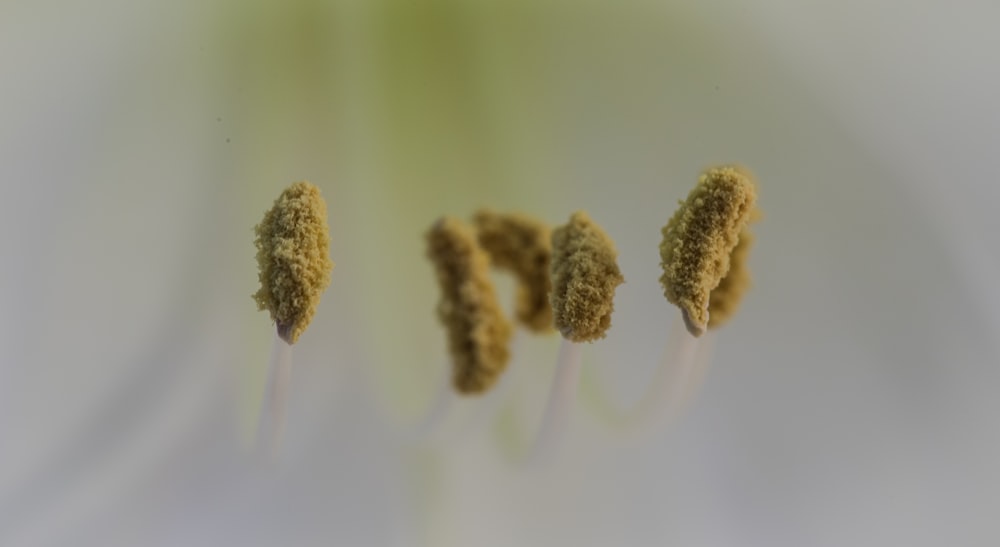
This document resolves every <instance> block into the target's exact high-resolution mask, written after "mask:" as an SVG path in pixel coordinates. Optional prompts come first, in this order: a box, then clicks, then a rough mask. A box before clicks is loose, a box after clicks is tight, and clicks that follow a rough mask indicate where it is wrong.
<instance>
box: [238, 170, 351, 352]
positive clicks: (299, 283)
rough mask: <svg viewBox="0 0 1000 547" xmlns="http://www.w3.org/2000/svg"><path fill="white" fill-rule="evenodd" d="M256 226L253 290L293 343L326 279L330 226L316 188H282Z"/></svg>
mask: <svg viewBox="0 0 1000 547" xmlns="http://www.w3.org/2000/svg"><path fill="white" fill-rule="evenodd" d="M254 231H255V233H256V235H257V237H256V239H255V241H254V245H255V246H256V247H257V265H258V268H259V274H258V278H259V279H260V289H259V290H258V291H257V292H256V294H254V295H253V298H254V300H256V301H257V307H258V309H260V310H265V309H266V310H268V311H269V312H270V313H271V318H272V319H273V320H274V322H275V324H276V325H277V331H278V336H279V337H280V338H281V339H282V340H284V341H285V342H287V343H288V344H294V343H295V342H296V341H297V340H298V338H299V336H300V335H301V334H302V333H303V332H304V331H305V330H306V327H308V326H309V322H310V321H311V320H312V317H313V315H314V314H315V313H316V307H317V306H318V305H319V300H320V296H321V295H322V294H323V291H324V290H326V288H327V286H329V285H330V272H331V271H332V270H333V262H332V261H331V260H330V229H329V227H328V226H327V218H326V202H325V201H324V200H323V196H322V195H321V194H320V191H319V188H317V187H316V186H314V185H313V184H311V183H309V182H305V181H303V182H296V183H294V184H292V185H291V186H289V187H288V188H286V189H285V190H284V191H283V192H282V193H281V195H280V196H278V198H277V199H276V200H275V201H274V205H273V206H272V207H271V209H270V210H268V211H267V212H266V213H265V214H264V218H263V219H262V220H261V221H260V224H258V225H257V226H256V227H255V228H254Z"/></svg>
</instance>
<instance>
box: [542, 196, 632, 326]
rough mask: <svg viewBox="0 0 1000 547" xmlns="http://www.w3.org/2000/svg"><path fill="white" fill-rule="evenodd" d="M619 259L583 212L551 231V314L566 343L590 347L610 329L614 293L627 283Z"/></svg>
mask: <svg viewBox="0 0 1000 547" xmlns="http://www.w3.org/2000/svg"><path fill="white" fill-rule="evenodd" d="M617 258H618V251H617V250H615V245H614V242H613V241H611V238H610V237H608V235H607V234H606V233H605V232H604V230H603V229H601V227H600V226H598V225H597V224H596V223H595V222H594V221H593V220H591V219H590V217H589V216H588V215H587V213H585V212H583V211H577V212H576V213H573V215H572V216H571V217H570V220H569V223H567V224H566V225H564V226H561V227H559V228H556V229H555V230H554V231H553V232H552V310H553V314H554V318H555V325H556V328H557V329H559V332H561V333H562V335H563V337H565V338H566V339H567V340H571V341H573V342H583V341H587V342H592V341H594V340H597V339H599V338H603V337H604V335H605V334H606V333H607V331H608V329H609V328H610V327H611V313H612V312H613V311H614V297H615V288H616V287H618V285H621V284H622V283H623V282H624V281H625V278H624V277H622V274H621V271H620V270H619V269H618V263H617Z"/></svg>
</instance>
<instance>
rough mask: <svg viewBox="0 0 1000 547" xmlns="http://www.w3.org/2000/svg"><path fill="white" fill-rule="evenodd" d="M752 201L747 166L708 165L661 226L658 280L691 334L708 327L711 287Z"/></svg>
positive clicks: (736, 240) (754, 198)
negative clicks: (659, 275) (678, 206)
mask: <svg viewBox="0 0 1000 547" xmlns="http://www.w3.org/2000/svg"><path fill="white" fill-rule="evenodd" d="M756 201H757V187H756V185H755V184H754V182H753V180H752V177H751V176H750V174H749V173H748V172H747V171H745V170H743V169H741V168H737V167H731V166H726V167H718V168H714V169H709V170H708V171H706V172H705V173H703V174H702V175H701V176H700V177H699V179H698V184H697V185H696V186H695V187H694V189H692V190H691V192H690V193H689V194H688V197H687V200H685V201H683V202H681V206H680V208H678V209H677V212H675V213H674V215H673V217H671V218H670V220H669V221H668V222H667V225H666V226H664V227H663V243H661V244H660V259H661V262H660V264H661V266H662V267H663V275H662V276H661V277H660V282H661V283H662V284H663V289H664V295H665V296H666V297H667V300H668V301H669V302H671V303H672V304H675V305H676V306H678V307H679V308H680V309H681V313H682V316H683V318H684V322H685V325H686V326H687V329H688V331H689V332H690V333H691V334H692V335H694V336H700V335H701V334H702V333H703V332H704V331H705V329H706V328H707V326H708V323H709V306H710V295H711V292H712V291H713V290H715V288H716V287H718V286H719V283H720V281H721V280H722V279H723V278H724V277H725V276H726V274H727V273H728V272H729V269H730V263H731V255H732V253H733V250H734V249H735V248H736V246H737V244H738V243H739V240H740V232H741V231H743V229H744V228H745V227H746V225H747V222H748V221H749V220H750V216H751V212H752V211H753V209H754V205H755V203H756Z"/></svg>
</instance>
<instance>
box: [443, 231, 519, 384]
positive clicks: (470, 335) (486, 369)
mask: <svg viewBox="0 0 1000 547" xmlns="http://www.w3.org/2000/svg"><path fill="white" fill-rule="evenodd" d="M427 256H428V258H430V260H431V262H432V263H433V264H434V267H435V270H436V274H437V280H438V284H439V285H440V287H441V299H440V300H439V302H438V306H437V314H438V318H439V319H440V320H441V323H442V324H443V325H444V327H445V329H446V330H447V332H448V349H449V351H450V352H451V357H452V367H453V369H452V383H453V384H454V386H455V389H456V390H458V391H459V392H460V393H465V394H476V393H483V392H485V391H486V390H488V389H489V388H490V387H492V386H493V384H495V383H496V381H497V379H498V378H499V377H500V374H501V373H502V372H503V371H504V369H505V368H506V367H507V361H508V360H509V358H510V352H509V350H508V344H509V342H510V337H511V334H512V332H513V328H512V327H511V324H510V322H509V321H508V320H507V318H506V317H504V315H503V311H502V310H501V308H500V305H499V304H498V302H497V296H496V291H495V289H494V288H493V283H492V282H491V281H490V279H489V267H490V259H489V255H487V254H486V251H484V250H483V249H482V248H481V247H480V246H479V244H478V242H477V241H476V236H475V233H474V232H473V230H472V228H471V227H469V226H468V225H466V224H465V223H463V222H462V221H460V220H458V219H455V218H451V217H445V218H442V219H441V220H439V221H438V222H437V223H435V224H434V226H433V227H432V228H431V230H430V231H429V232H428V233H427Z"/></svg>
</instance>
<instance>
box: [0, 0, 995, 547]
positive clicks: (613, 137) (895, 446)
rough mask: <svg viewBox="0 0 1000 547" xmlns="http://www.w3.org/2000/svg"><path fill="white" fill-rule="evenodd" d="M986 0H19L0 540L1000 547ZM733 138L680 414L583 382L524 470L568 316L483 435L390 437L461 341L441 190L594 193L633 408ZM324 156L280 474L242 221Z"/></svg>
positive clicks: (446, 201)
mask: <svg viewBox="0 0 1000 547" xmlns="http://www.w3.org/2000/svg"><path fill="white" fill-rule="evenodd" d="M998 17H1000V7H998V5H997V4H996V3H995V2H991V1H986V0H979V1H977V0H960V1H958V2H953V3H935V2H930V1H922V0H917V1H914V2H899V1H895V2H893V1H888V0H876V1H862V0H848V1H842V2H801V1H796V0H763V1H760V2H736V1H727V0H702V1H690V0H676V1H671V0H663V1H651V0H645V1H642V0H619V1H616V2H610V1H608V2H599V1H594V0H577V1H568V0H565V1H551V2H549V1H527V0H509V1H502V2H501V1H492V0H449V1H442V0H433V1H420V2H412V1H411V2H408V1H403V0H367V1H362V0H357V1H342V2H323V1H320V0H289V1H286V2H267V1H263V0H239V1H237V0H218V1H205V0H198V1H194V0H178V1H172V2H153V1H141V0H140V1H135V0H127V1H126V0H93V1H89V2H83V1H68V0H52V1H34V0H33V1H28V0H0V252H2V256H3V260H2V263H0V545H4V546H8V545H9V546H17V547H20V546H63V545H73V546H79V545H87V546H91V545H93V546H119V545H121V546H133V545H148V546H173V545H184V546H202V545H204V546H209V545H213V546H214V545H244V546H251V545H255V546H256V545H259V546H269V545H290V546H311V545H373V546H380V545H390V546H396V545H399V546H405V545H418V546H422V545H433V546H438V545H441V546H460V545H477V546H493V545H498V546H507V545H553V546H554V545H573V546H586V545H594V546H603V545H699V546H702V545H704V546H714V545H720V546H728V545H733V546H746V545H749V546H757V545H759V546H774V545H788V546H802V545H810V546H834V545H838V546H839V545H856V546H868V545H870V546H884V545H927V546H936V545H996V544H998V543H1000V524H998V521H997V519H996V516H997V513H998V510H1000V467H998V463H997V462H1000V424H998V420H997V417H998V416H1000V397H997V396H996V392H997V390H998V388H1000V370H998V367H997V365H998V361H1000V338H998V333H1000V289H998V288H997V282H996V280H997V278H998V275H1000V247H998V243H997V234H998V233H1000V220H998V217H997V216H996V215H995V208H996V206H995V204H996V203H997V200H998V199H1000V190H998V186H997V184H996V182H995V177H996V167H995V162H994V159H995V157H996V150H997V144H998V142H1000V107H998V106H997V102H996V99H997V97H1000V64H998V62H997V52H998V51H1000V35H998V34H997V33H996V32H995V29H994V26H995V21H997V20H998ZM729 162H738V163H741V164H744V165H746V166H748V167H749V168H751V169H752V170H753V171H754V172H755V174H756V175H757V177H758V180H759V184H760V206H761V208H762V209H763V210H764V212H765V218H764V220H763V221H762V222H761V223H760V224H758V225H757V226H756V232H757V234H758V236H759V237H758V243H757V245H756V247H755V248H754V250H753V253H752V257H751V268H752V271H753V273H754V277H755V287H754V289H753V291H752V292H751V293H750V295H749V296H748V298H747V299H746V301H745V303H744V307H743V309H742V310H741V312H740V313H739V315H738V316H737V317H736V318H735V319H734V320H733V321H732V322H731V323H730V324H729V325H727V326H726V327H725V328H723V329H722V330H720V331H719V332H718V336H716V337H715V338H714V340H713V348H712V349H713V355H714V359H713V362H712V363H711V367H710V369H709V370H708V374H707V377H706V379H705V382H704V384H703V386H702V389H701V391H700V393H699V394H698V396H697V397H696V398H695V399H694V400H693V401H692V402H691V404H690V406H689V408H688V409H687V411H686V413H685V414H684V415H683V416H682V417H681V419H680V420H679V421H677V422H675V423H673V424H667V423H662V424H653V426H652V427H649V428H647V429H644V430H642V431H640V432H637V433H636V432H633V433H629V434H626V433H624V432H622V431H620V430H619V429H618V428H616V426H615V424H614V423H613V422H610V421H608V420H607V419H605V418H604V417H603V416H604V415H603V414H602V412H601V411H600V408H599V405H597V404H595V403H594V398H593V397H588V396H583V397H582V400H581V402H580V403H581V404H580V405H579V406H578V407H577V408H576V410H575V411H574V413H573V415H572V421H571V424H570V428H569V430H568V431H567V432H566V435H565V436H564V437H563V438H562V444H561V445H560V447H559V450H558V454H556V455H555V457H553V458H552V459H551V460H550V461H549V462H548V463H547V464H546V465H544V466H540V467H538V468H532V469H526V468H524V467H523V466H522V465H520V464H519V457H520V454H521V452H523V450H522V449H523V446H524V441H525V439H527V438H529V437H530V435H531V434H532V433H533V431H534V428H535V427H536V424H537V420H538V417H539V415H540V412H541V409H542V407H543V404H544V397H545V395H546V390H547V388H548V382H549V379H550V376H551V374H552V371H553V365H554V361H555V355H556V349H557V347H558V340H557V339H556V338H555V337H552V338H541V339H539V338H531V337H528V336H519V338H518V339H517V341H516V343H515V350H516V354H515V358H514V360H513V362H512V363H511V368H510V369H509V371H508V375H507V376H506V377H505V378H504V382H503V384H502V386H501V389H500V390H499V391H498V393H497V394H496V395H494V396H491V397H488V398H486V399H484V400H472V401H463V402H462V403H461V404H460V405H458V406H457V407H456V408H455V409H454V410H455V413H456V415H455V416H453V418H457V419H459V421H461V420H462V419H465V418H469V417H472V418H473V419H469V420H466V422H467V424H466V431H465V433H463V434H461V435H456V436H454V437H453V438H451V439H450V440H448V441H447V442H438V443H429V444H414V443H409V442H406V441H405V434H406V432H407V431H408V428H410V427H411V425H412V424H413V423H415V422H416V421H417V420H418V419H419V417H420V416H421V414H422V413H423V412H424V408H426V407H427V406H428V405H429V404H430V403H431V401H432V399H433V396H434V394H435V393H436V392H437V390H438V389H439V385H440V383H441V381H442V377H443V374H444V371H445V367H446V353H445V341H444V334H443V332H442V330H441V329H440V328H439V327H438V325H437V323H436V321H435V320H434V318H433V310H434V303H435V300H436V298H437V290H436V286H435V284H434V280H433V278H432V270H431V268H430V266H429V264H428V263H427V262H426V260H425V259H424V257H423V252H424V250H423V233H424V231H425V229H426V228H427V227H428V226H429V225H430V224H431V223H432V222H433V221H434V220H435V219H436V218H437V217H439V216H440V215H442V214H454V215H459V216H467V215H469V214H471V213H472V212H473V210H474V209H475V208H477V207H480V206H484V205H488V206H491V207H493V208H496V209H500V210H521V211H525V212H528V213H531V214H535V215H538V216H540V217H543V218H545V219H546V220H548V221H549V222H552V223H554V224H555V223H561V222H564V220H565V219H566V218H567V217H568V215H569V214H570V213H571V212H572V211H574V210H576V209H586V210H588V211H589V212H590V214H591V215H592V216H593V217H594V218H595V219H596V220H597V221H598V222H600V223H601V224H602V225H603V226H604V227H605V229H606V230H607V231H608V233H609V234H610V235H611V236H612V237H613V238H614V239H615V240H616V242H617V244H618V246H619V250H620V265H621V267H622V270H623V273H624V274H625V277H626V280H627V282H626V284H625V285H623V286H622V287H621V288H620V289H619V291H618V297H617V301H616V312H615V315H614V326H613V328H612V330H611V332H610V335H609V336H608V337H607V338H606V339H605V340H603V341H600V342H599V343H596V344H593V345H592V346H588V347H587V348H586V350H585V360H586V362H585V371H584V373H585V385H584V390H585V391H587V390H588V389H589V391H588V392H594V390H597V389H600V391H602V392H603V393H604V394H605V396H606V397H608V398H610V399H611V401H612V402H613V403H614V404H616V405H618V406H621V407H627V406H629V405H630V404H631V403H632V402H633V401H635V400H636V399H637V398H638V397H639V396H640V395H641V394H642V392H643V388H644V387H645V385H646V384H647V383H648V379H649V378H650V377H651V375H652V374H653V371H654V369H655V367H656V365H657V361H658V359H659V356H660V353H661V351H662V348H663V343H664V339H665V336H666V333H667V332H668V331H669V329H670V327H671V324H672V322H673V321H676V320H677V313H676V310H675V309H674V308H673V307H671V306H670V305H668V304H667V303H666V302H665V300H664V299H663V298H662V296H661V290H660V287H659V285H658V283H657V278H658V275H659V267H658V263H659V256H658V251H657V245H658V244H659V240H660V233H659V229H660V227H661V226H662V225H663V224H664V223H665V222H666V220H667V218H669V216H670V214H671V213H672V212H673V210H674V208H675V205H676V201H677V200H678V199H682V198H683V197H684V196H685V195H686V193H687V191H688V189H689V188H690V186H691V185H693V184H694V182H695V180H696V177H697V175H698V173H699V171H700V170H702V169H703V168H705V167H708V166H711V165H715V164H719V163H729ZM301 179H308V180H310V181H312V182H314V183H316V184H317V185H318V186H320V188H321V189H322V190H323V192H324V195H325V197H326V199H327V202H328V204H329V215H330V222H331V231H332V235H333V244H332V249H331V251H332V255H333V259H334V261H335V262H336V263H337V267H336V269H335V270H334V273H333V284H332V285H331V287H330V289H329V290H328V292H327V293H326V295H325V296H324V299H323V302H322V305H321V306H320V309H319V313H318V315H317V317H316V319H315V321H314V322H313V324H312V326H311V327H310V329H309V330H308V331H307V332H306V333H305V335H303V337H302V338H301V340H300V342H299V344H297V345H296V347H295V357H294V359H295V365H294V367H295V368H294V373H293V379H292V386H291V397H292V398H291V402H290V406H289V411H288V429H287V433H286V436H285V447H284V457H283V459H282V461H281V463H280V466H279V467H277V468H270V469H261V468H260V467H258V466H255V465H253V462H252V458H251V448H250V447H251V446H252V443H253V435H254V427H255V421H256V413H257V409H258V405H259V402H260V396H261V392H262V389H263V384H264V378H265V369H266V366H267V360H268V356H269V353H270V351H271V344H272V341H273V325H272V324H271V322H270V321H269V318H268V317H267V315H266V314H264V313H260V312H257V311H256V309H255V307H254V303H253V301H252V300H251V298H250V294H252V293H253V292H254V290H255V288H256V282H257V279H256V265H255V262H254V250H253V246H252V237H253V233H252V227H253V225H254V224H255V223H256V222H257V221H258V220H259V218H260V216H261V214H262V213H263V211H264V210H265V209H266V208H268V207H269V206H270V204H271V202H272V200H273V199H274V198H275V197H276V196H277V195H278V193H279V192H280V191H281V189H282V188H283V187H284V186H285V185H287V184H288V183H290V182H292V181H295V180H301ZM500 286H501V289H502V290H503V291H504V294H508V295H509V293H510V289H511V287H512V284H511V282H510V281H509V280H506V279H501V280H500ZM588 386H589V387H588ZM470 424H471V425H470Z"/></svg>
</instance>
